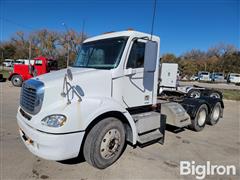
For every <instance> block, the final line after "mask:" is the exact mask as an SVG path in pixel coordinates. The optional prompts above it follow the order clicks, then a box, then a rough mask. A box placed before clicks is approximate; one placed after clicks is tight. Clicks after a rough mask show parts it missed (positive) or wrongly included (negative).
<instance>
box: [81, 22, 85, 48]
mask: <svg viewBox="0 0 240 180" xmlns="http://www.w3.org/2000/svg"><path fill="white" fill-rule="evenodd" d="M84 27H85V20H83V23H82V34H81V44H82V43H83V36H84Z"/></svg>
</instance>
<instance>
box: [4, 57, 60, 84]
mask: <svg viewBox="0 0 240 180" xmlns="http://www.w3.org/2000/svg"><path fill="white" fill-rule="evenodd" d="M24 61H26V60H24ZM28 61H29V62H28V63H25V62H24V63H23V64H14V67H13V72H12V73H11V74H10V76H9V78H8V80H9V81H11V82H12V84H13V85H14V86H18V87H19V86H22V83H23V81H26V80H28V79H30V78H32V77H35V76H39V75H42V74H45V73H48V72H50V70H52V69H56V66H57V63H53V62H56V61H54V60H52V59H48V58H46V57H43V56H39V57H37V58H35V59H34V60H28Z"/></svg>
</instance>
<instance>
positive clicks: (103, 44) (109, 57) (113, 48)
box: [73, 37, 128, 69]
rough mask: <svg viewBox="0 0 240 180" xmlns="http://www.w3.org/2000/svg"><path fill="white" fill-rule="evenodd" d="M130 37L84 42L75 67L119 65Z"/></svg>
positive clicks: (110, 66)
mask: <svg viewBox="0 0 240 180" xmlns="http://www.w3.org/2000/svg"><path fill="white" fill-rule="evenodd" d="M127 39H128V37H117V38H109V39H102V40H97V41H92V42H87V43H83V44H82V46H81V48H80V50H79V52H78V57H77V59H76V61H75V63H74V65H73V67H83V68H97V69H112V68H115V67H117V65H118V63H119V61H120V59H121V56H122V53H123V50H124V47H125V45H126V42H127Z"/></svg>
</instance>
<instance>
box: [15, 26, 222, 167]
mask: <svg viewBox="0 0 240 180" xmlns="http://www.w3.org/2000/svg"><path fill="white" fill-rule="evenodd" d="M159 47H160V38H159V37H157V36H151V35H150V34H146V33H141V32H137V31H121V32H114V33H109V34H103V35H100V36H96V37H92V38H89V39H87V40H85V41H84V43H83V44H82V46H81V48H80V50H79V53H78V57H77V58H76V62H75V64H74V66H73V67H70V68H68V69H63V70H60V71H56V72H52V73H50V74H45V75H41V76H38V77H35V78H32V79H30V80H28V81H25V82H24V83H23V86H22V90H21V97H20V106H19V109H18V113H17V122H18V125H19V131H20V135H21V137H22V140H23V142H24V144H25V145H26V147H27V148H28V149H29V150H30V151H31V152H32V153H33V154H35V155H37V156H39V157H42V158H45V159H49V160H56V161H60V160H66V159H70V158H75V157H78V156H79V154H81V153H83V155H84V158H85V159H86V161H87V162H88V163H89V164H91V165H93V166H94V167H96V168H99V169H103V168H106V167H108V166H110V165H111V164H113V163H114V162H115V161H116V160H117V159H118V158H119V157H120V155H121V154H122V151H123V150H124V145H125V144H126V143H128V144H131V145H132V146H137V145H141V146H144V145H146V144H149V143H153V142H160V143H163V141H164V134H165V133H164V132H165V125H166V121H167V123H169V124H173V125H176V126H178V127H185V126H188V125H191V127H192V128H193V129H195V130H196V131H200V130H202V129H203V128H204V126H205V124H206V122H207V121H209V123H210V124H211V123H212V124H214V123H217V122H218V120H219V118H220V117H221V115H222V106H223V104H222V101H221V99H214V100H213V101H209V100H207V99H201V100H199V99H194V98H184V99H182V101H181V102H174V101H165V100H158V99H157V94H158V93H157V89H158V88H157V87H158V74H159V72H158V67H159V49H160V48H159ZM209 102H211V103H209Z"/></svg>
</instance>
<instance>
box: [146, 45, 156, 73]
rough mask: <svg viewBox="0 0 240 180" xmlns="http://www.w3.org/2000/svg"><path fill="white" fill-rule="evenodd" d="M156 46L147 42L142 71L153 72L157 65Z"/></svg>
mask: <svg viewBox="0 0 240 180" xmlns="http://www.w3.org/2000/svg"><path fill="white" fill-rule="evenodd" d="M157 53H158V44H157V42H154V41H147V43H146V45H145V54H144V71H146V72H155V70H156V63H157Z"/></svg>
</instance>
